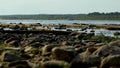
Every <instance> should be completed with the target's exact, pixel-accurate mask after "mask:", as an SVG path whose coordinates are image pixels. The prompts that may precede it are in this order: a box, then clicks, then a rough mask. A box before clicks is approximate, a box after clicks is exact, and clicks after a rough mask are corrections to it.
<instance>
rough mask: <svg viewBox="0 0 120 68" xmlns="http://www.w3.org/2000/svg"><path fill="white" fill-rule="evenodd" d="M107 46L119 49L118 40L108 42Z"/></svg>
mask: <svg viewBox="0 0 120 68" xmlns="http://www.w3.org/2000/svg"><path fill="white" fill-rule="evenodd" d="M109 46H118V47H120V40H117V41H113V42H110V43H109Z"/></svg>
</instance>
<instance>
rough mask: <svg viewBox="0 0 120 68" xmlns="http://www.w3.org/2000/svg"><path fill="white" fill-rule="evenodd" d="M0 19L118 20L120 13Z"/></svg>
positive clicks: (13, 16) (15, 16)
mask: <svg viewBox="0 0 120 68" xmlns="http://www.w3.org/2000/svg"><path fill="white" fill-rule="evenodd" d="M0 19H11V20H12V19H19V20H23V19H34V20H120V12H110V13H100V12H93V13H88V14H35V15H31V14H30V15H24V14H22V15H0Z"/></svg>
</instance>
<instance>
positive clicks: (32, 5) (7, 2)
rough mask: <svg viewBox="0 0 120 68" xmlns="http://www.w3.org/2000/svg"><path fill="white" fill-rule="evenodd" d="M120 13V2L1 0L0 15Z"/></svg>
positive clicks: (111, 0) (96, 0)
mask: <svg viewBox="0 0 120 68" xmlns="http://www.w3.org/2000/svg"><path fill="white" fill-rule="evenodd" d="M89 12H120V0H0V15H11V14H79V13H89Z"/></svg>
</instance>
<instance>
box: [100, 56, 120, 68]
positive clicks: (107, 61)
mask: <svg viewBox="0 0 120 68" xmlns="http://www.w3.org/2000/svg"><path fill="white" fill-rule="evenodd" d="M110 66H115V67H120V55H110V56H108V57H105V58H104V59H103V60H102V61H101V65H100V68H110Z"/></svg>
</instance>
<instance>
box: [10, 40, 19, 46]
mask: <svg viewBox="0 0 120 68" xmlns="http://www.w3.org/2000/svg"><path fill="white" fill-rule="evenodd" d="M19 44H20V43H19V41H17V40H13V41H11V42H9V43H8V45H9V46H13V47H19Z"/></svg>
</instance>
